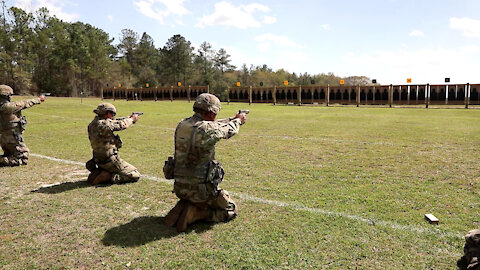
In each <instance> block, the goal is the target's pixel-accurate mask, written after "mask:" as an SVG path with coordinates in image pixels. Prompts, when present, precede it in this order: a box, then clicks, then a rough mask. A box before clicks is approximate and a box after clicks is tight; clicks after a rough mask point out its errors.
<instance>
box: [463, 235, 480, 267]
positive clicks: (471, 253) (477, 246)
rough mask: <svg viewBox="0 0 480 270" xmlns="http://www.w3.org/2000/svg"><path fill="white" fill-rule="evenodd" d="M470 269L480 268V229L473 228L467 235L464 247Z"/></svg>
mask: <svg viewBox="0 0 480 270" xmlns="http://www.w3.org/2000/svg"><path fill="white" fill-rule="evenodd" d="M463 251H464V253H465V259H466V260H467V269H468V270H479V269H480V229H475V230H471V231H469V232H468V233H467V235H465V246H464V248H463Z"/></svg>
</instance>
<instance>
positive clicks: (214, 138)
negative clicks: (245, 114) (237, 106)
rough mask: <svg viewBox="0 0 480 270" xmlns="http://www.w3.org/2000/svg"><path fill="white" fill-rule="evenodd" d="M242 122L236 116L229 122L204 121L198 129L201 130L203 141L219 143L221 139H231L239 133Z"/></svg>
mask: <svg viewBox="0 0 480 270" xmlns="http://www.w3.org/2000/svg"><path fill="white" fill-rule="evenodd" d="M241 124H242V122H241V120H240V119H239V118H234V119H233V120H231V121H229V122H226V123H224V122H218V121H214V122H204V123H203V125H202V126H199V127H198V129H199V130H200V131H201V132H200V134H201V136H202V141H203V143H204V144H206V145H212V144H215V143H217V142H218V141H219V140H221V139H229V138H231V137H232V136H233V135H235V134H237V133H238V131H239V129H240V125H241Z"/></svg>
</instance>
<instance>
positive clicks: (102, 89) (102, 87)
mask: <svg viewBox="0 0 480 270" xmlns="http://www.w3.org/2000/svg"><path fill="white" fill-rule="evenodd" d="M101 97H102V100H103V87H102V94H101Z"/></svg>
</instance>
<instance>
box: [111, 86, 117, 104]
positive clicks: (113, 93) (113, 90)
mask: <svg viewBox="0 0 480 270" xmlns="http://www.w3.org/2000/svg"><path fill="white" fill-rule="evenodd" d="M115 89H117V88H115V87H113V89H112V95H113V101H115Z"/></svg>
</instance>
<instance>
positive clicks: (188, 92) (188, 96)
mask: <svg viewBox="0 0 480 270" xmlns="http://www.w3.org/2000/svg"><path fill="white" fill-rule="evenodd" d="M190 91H192V86H191V85H189V86H188V91H187V98H188V103H190V102H191V98H190Z"/></svg>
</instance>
